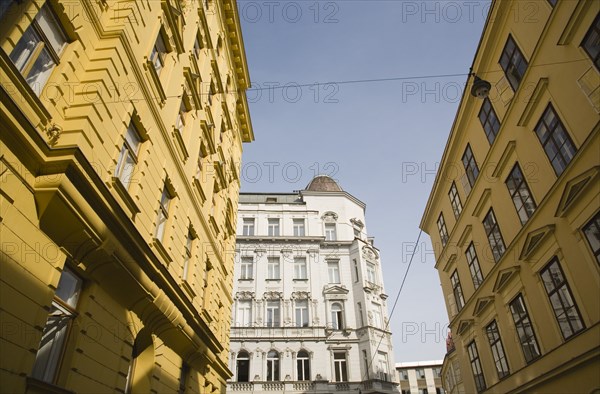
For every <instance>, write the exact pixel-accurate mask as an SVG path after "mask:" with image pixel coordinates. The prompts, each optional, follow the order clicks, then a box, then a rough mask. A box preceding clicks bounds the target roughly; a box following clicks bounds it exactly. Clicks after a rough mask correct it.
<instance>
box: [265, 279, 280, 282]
mask: <svg viewBox="0 0 600 394" xmlns="http://www.w3.org/2000/svg"><path fill="white" fill-rule="evenodd" d="M265 281H267V282H280V281H281V279H265Z"/></svg>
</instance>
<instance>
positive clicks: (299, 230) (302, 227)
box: [292, 219, 306, 237]
mask: <svg viewBox="0 0 600 394" xmlns="http://www.w3.org/2000/svg"><path fill="white" fill-rule="evenodd" d="M292 221H293V224H294V237H304V235H305V234H306V223H305V220H304V219H293V220H292Z"/></svg>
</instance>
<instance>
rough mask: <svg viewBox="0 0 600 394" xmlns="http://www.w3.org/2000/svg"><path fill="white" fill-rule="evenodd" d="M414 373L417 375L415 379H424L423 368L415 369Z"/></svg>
mask: <svg viewBox="0 0 600 394" xmlns="http://www.w3.org/2000/svg"><path fill="white" fill-rule="evenodd" d="M415 373H416V374H417V379H425V370H424V369H423V368H417V369H416V370H415Z"/></svg>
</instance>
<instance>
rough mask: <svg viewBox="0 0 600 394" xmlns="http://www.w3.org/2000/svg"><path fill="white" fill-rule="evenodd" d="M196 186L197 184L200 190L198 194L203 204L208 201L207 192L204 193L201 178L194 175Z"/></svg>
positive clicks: (197, 188)
mask: <svg viewBox="0 0 600 394" xmlns="http://www.w3.org/2000/svg"><path fill="white" fill-rule="evenodd" d="M193 182H194V186H196V190H198V194H199V195H200V201H201V203H202V204H204V203H205V202H206V194H205V193H204V190H203V189H202V184H201V183H200V180H199V179H198V178H196V177H194V181H193Z"/></svg>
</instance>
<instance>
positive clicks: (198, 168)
mask: <svg viewBox="0 0 600 394" xmlns="http://www.w3.org/2000/svg"><path fill="white" fill-rule="evenodd" d="M205 157H206V154H205V151H204V149H203V147H202V146H200V149H199V151H198V161H197V163H196V176H195V178H196V179H197V180H198V182H201V181H202V162H203V161H204V158H205Z"/></svg>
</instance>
